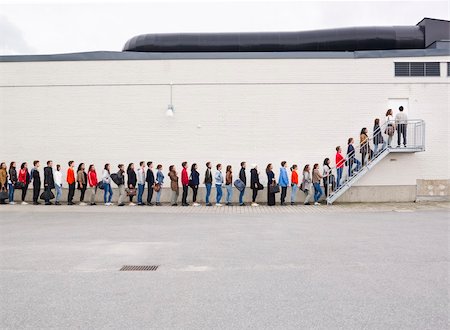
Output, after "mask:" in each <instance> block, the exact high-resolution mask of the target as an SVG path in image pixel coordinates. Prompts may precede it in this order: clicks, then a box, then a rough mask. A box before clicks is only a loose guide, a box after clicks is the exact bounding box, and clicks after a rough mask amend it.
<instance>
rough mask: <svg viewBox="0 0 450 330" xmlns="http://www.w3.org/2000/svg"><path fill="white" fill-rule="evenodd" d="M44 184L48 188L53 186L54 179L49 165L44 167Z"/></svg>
mask: <svg viewBox="0 0 450 330" xmlns="http://www.w3.org/2000/svg"><path fill="white" fill-rule="evenodd" d="M44 186H45V187H47V188H49V189H54V188H55V181H54V180H53V169H52V168H51V167H49V166H47V167H44Z"/></svg>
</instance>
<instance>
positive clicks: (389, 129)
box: [384, 125, 394, 136]
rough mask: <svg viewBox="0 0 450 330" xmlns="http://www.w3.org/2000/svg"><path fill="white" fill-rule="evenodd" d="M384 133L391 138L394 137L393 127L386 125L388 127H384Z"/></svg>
mask: <svg viewBox="0 0 450 330" xmlns="http://www.w3.org/2000/svg"><path fill="white" fill-rule="evenodd" d="M384 133H385V134H387V135H389V136H393V135H394V126H392V125H388V127H386V130H385V131H384Z"/></svg>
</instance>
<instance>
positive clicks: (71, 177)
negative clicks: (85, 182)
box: [66, 160, 75, 205]
mask: <svg viewBox="0 0 450 330" xmlns="http://www.w3.org/2000/svg"><path fill="white" fill-rule="evenodd" d="M68 165H69V168H68V169H67V175H66V181H67V184H68V185H69V194H68V196H67V205H74V204H75V203H74V202H73V197H74V195H75V172H74V169H73V168H74V161H73V160H71V161H69V163H68Z"/></svg>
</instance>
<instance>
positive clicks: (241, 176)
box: [239, 167, 247, 184]
mask: <svg viewBox="0 0 450 330" xmlns="http://www.w3.org/2000/svg"><path fill="white" fill-rule="evenodd" d="M239 179H240V180H241V181H242V182H244V184H247V176H246V175H245V168H243V167H241V170H240V171H239Z"/></svg>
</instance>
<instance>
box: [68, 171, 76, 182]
mask: <svg viewBox="0 0 450 330" xmlns="http://www.w3.org/2000/svg"><path fill="white" fill-rule="evenodd" d="M67 183H68V184H72V183H75V172H74V171H73V169H72V168H70V167H69V168H68V169H67Z"/></svg>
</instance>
